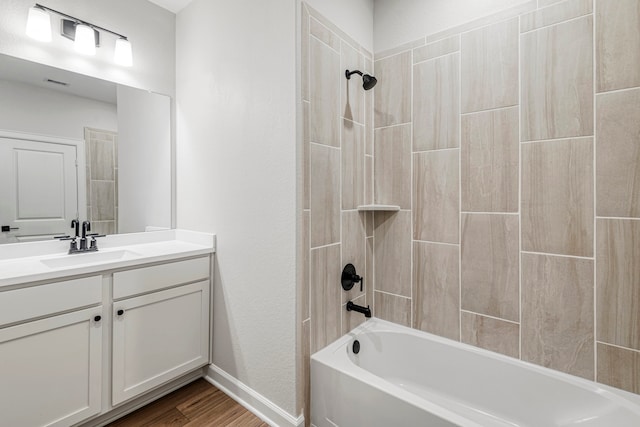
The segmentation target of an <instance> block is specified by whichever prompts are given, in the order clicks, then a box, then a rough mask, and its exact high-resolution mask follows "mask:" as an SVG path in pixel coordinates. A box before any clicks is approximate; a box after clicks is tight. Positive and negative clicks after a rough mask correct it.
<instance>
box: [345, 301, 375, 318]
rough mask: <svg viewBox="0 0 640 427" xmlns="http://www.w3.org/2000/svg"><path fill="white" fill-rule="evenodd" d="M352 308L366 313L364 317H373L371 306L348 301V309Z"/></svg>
mask: <svg viewBox="0 0 640 427" xmlns="http://www.w3.org/2000/svg"><path fill="white" fill-rule="evenodd" d="M352 310H353V311H357V312H358V313H362V314H364V317H371V309H370V308H369V306H366V307H363V306H361V305H357V304H354V303H353V302H351V301H349V302H348V303H347V311H352Z"/></svg>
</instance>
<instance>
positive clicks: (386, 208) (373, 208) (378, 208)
mask: <svg viewBox="0 0 640 427" xmlns="http://www.w3.org/2000/svg"><path fill="white" fill-rule="evenodd" d="M399 210H400V206H397V205H360V206H358V211H359V212H397V211H399Z"/></svg>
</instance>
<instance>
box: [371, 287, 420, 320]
mask: <svg viewBox="0 0 640 427" xmlns="http://www.w3.org/2000/svg"><path fill="white" fill-rule="evenodd" d="M374 298H375V300H374V301H375V305H374V309H373V315H374V316H375V317H377V318H379V319H382V320H388V321H389V322H393V323H398V324H400V325H404V326H408V327H411V298H405V297H401V296H397V295H391V294H386V293H383V292H377V291H376V292H375V297H374Z"/></svg>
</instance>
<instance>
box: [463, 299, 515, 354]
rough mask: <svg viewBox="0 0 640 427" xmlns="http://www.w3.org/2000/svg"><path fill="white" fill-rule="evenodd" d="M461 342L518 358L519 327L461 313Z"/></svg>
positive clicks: (489, 318) (472, 314)
mask: <svg viewBox="0 0 640 427" xmlns="http://www.w3.org/2000/svg"><path fill="white" fill-rule="evenodd" d="M461 320H462V327H461V330H462V336H461V339H460V340H461V341H462V342H463V343H466V344H471V345H475V346H476V347H480V348H484V349H485V350H490V351H495V352H496V353H502V354H504V355H507V356H511V357H515V358H520V325H518V324H517V323H512V322H505V321H504V320H498V319H493V318H491V317H485V316H480V315H478V314H475V313H468V312H466V311H463V312H462V319H461Z"/></svg>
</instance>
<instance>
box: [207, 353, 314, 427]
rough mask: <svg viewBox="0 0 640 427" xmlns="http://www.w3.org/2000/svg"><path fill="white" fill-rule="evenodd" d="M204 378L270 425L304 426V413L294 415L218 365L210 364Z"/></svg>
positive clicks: (281, 426)
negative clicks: (296, 416)
mask: <svg viewBox="0 0 640 427" xmlns="http://www.w3.org/2000/svg"><path fill="white" fill-rule="evenodd" d="M204 379H205V380H207V381H209V382H210V383H211V384H213V385H214V386H216V387H218V388H219V389H220V390H222V391H223V392H224V393H226V394H228V395H229V397H231V398H232V399H233V400H235V401H236V402H238V403H239V404H241V405H242V406H244V407H245V408H247V409H248V410H249V411H251V412H253V413H254V414H255V415H256V416H257V417H258V418H260V419H261V420H263V421H264V422H266V423H267V424H269V425H270V426H273V427H301V426H304V416H303V415H300V416H299V417H298V418H295V417H293V416H292V415H291V414H289V413H288V412H287V411H285V410H284V409H282V408H280V407H279V406H278V405H276V404H275V403H273V402H272V401H270V400H269V399H267V398H266V397H264V396H263V395H261V394H260V393H258V392H257V391H255V390H253V389H252V388H251V387H249V386H247V385H246V384H244V383H242V382H241V381H240V380H238V379H236V378H234V377H232V376H231V375H229V374H228V373H227V372H225V371H223V370H222V369H220V368H219V367H217V366H216V365H213V364H211V365H209V369H208V370H207V372H206V375H205V377H204Z"/></svg>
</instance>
